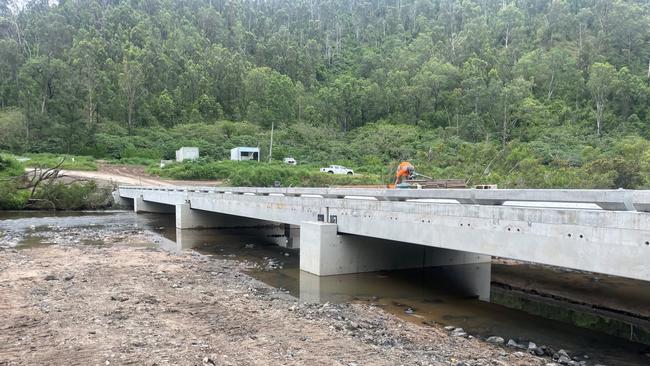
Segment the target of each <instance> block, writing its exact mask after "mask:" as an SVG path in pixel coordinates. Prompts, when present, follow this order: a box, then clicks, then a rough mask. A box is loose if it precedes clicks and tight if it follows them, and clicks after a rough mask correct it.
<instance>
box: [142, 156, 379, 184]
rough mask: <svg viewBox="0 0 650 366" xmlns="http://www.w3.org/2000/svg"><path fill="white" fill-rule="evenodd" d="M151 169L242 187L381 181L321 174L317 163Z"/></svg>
mask: <svg viewBox="0 0 650 366" xmlns="http://www.w3.org/2000/svg"><path fill="white" fill-rule="evenodd" d="M149 172H150V173H153V174H158V175H161V176H163V177H168V178H173V179H204V180H223V181H225V182H224V183H225V184H228V185H233V186H241V187H254V186H258V187H272V186H273V185H274V183H275V182H280V184H281V185H282V186H283V187H288V186H294V187H295V186H298V187H325V186H334V185H352V184H381V183H382V181H381V180H380V179H379V177H377V176H376V175H372V174H364V175H355V176H347V175H336V174H334V175H333V174H326V173H321V172H320V171H319V169H318V168H317V167H316V166H304V165H303V166H300V165H299V166H290V165H287V164H283V163H258V162H246V161H206V160H203V161H197V162H188V163H180V164H172V165H169V166H166V167H165V168H162V169H160V168H157V167H150V168H149Z"/></svg>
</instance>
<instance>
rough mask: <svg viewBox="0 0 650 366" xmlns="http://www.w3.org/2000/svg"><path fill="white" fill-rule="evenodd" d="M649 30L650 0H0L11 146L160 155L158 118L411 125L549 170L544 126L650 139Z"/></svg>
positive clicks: (1, 110) (174, 123)
mask: <svg viewBox="0 0 650 366" xmlns="http://www.w3.org/2000/svg"><path fill="white" fill-rule="evenodd" d="M17 5H20V6H17ZM647 24H650V3H648V2H647V1H645V0H615V1H605V0H596V1H566V0H556V1H550V0H517V1H514V0H505V1H483V0H468V1H462V2H458V1H452V0H437V1H423V0H400V1H378V0H361V1H327V0H270V1H256V0H234V1H210V0H192V1H181V2H178V1H176V2H174V1H162V0H152V1H131V2H125V1H100V0H86V1H81V0H66V1H59V2H48V1H45V0H31V1H25V2H12V1H7V0H4V1H2V0H0V120H2V121H4V122H3V124H4V125H3V126H4V127H2V128H3V131H7V132H6V133H7V134H11V136H16V142H15V143H8V142H6V139H4V140H3V142H2V147H1V148H3V149H13V150H36V151H41V150H46V151H70V152H85V151H91V152H92V151H94V152H96V154H98V155H101V154H104V153H107V151H108V150H107V149H109V148H108V147H107V146H108V145H111V144H112V143H113V142H115V141H114V140H115V139H121V138H124V139H126V140H125V141H126V142H125V141H122V142H121V144H122V145H121V146H122V147H121V148H119V149H118V148H117V147H116V146H117V144H115V145H111V146H112V147H110V149H113V150H111V151H116V150H120V151H128V153H126V154H125V155H133V154H136V152H137V151H138V149H144V150H146V152H143V154H144V155H147V156H149V155H151V156H154V155H156V153H158V152H163V153H164V154H165V155H168V154H169V153H170V152H169V149H168V146H167V145H165V146H164V147H160V148H155V147H151V146H148V147H146V148H145V147H143V146H145V145H147V144H145V143H144V142H143V139H144V137H143V135H145V134H146V132H145V131H147V130H146V129H156V131H164V130H160V129H158V128H166V129H174V128H182V126H183V125H185V124H188V123H201V122H205V123H209V124H219V125H220V126H237V125H238V124H241V125H242V126H244V125H245V126H250V125H249V124H248V123H246V122H250V123H252V124H253V125H255V126H258V127H262V128H261V130H263V131H268V129H269V127H270V126H271V125H275V126H280V128H281V129H286V130H287V131H288V130H289V129H292V128H293V127H292V126H295V125H297V124H298V125H300V126H301V128H302V129H303V130H307V127H305V126H311V127H314V126H316V127H318V128H320V129H324V130H326V131H339V132H340V133H341V135H336V136H337V137H336V138H337V139H338V138H340V137H341V136H345V135H346V134H351V135H352V136H354V135H355V131H356V130H358V129H359V128H364V127H365V126H366V125H370V126H375V127H376V126H381V128H382V131H383V130H384V129H388V128H389V127H387V126H391V125H397V124H399V125H400V127H399V128H404V126H405V125H408V126H409V129H410V128H417V129H419V131H420V132H419V133H420V136H430V137H431V138H432V139H433V138H437V137H438V136H444V137H445V138H452V137H453V138H454V139H460V141H466V142H468V143H480V144H482V145H481V146H485V144H494V146H496V148H498V149H499V151H505V150H506V149H514V148H518V145H517V144H520V143H532V144H534V146H536V148H534V149H530V150H526V149H520V150H518V151H520V152H521V151H525V152H530V151H532V152H534V153H535V154H541V155H540V156H543V157H542V158H540V159H541V160H540V161H543V162H544V163H550V161H551V160H552V159H550V158H548V156H551V155H552V156H559V155H562V154H560V153H559V152H557V151H553V153H552V154H551V153H549V152H548V149H547V148H546V147H545V148H543V149H542V148H539V149H538V147H539V146H547V145H548V144H549V142H548V141H546V140H544V139H545V138H548V136H555V138H556V139H557V137H558V136H564V135H567V136H568V137H567V138H572V139H574V140H576V141H578V140H579V141H582V140H581V139H582V138H583V137H584V136H590V137H589V138H593V140H590V141H591V142H589V144H591V145H593V146H592V148H593V149H594V151H601V150H598V149H599V147H598V146H599V144H600V142H599V141H604V140H607V139H615V140H616V139H621V138H623V136H628V135H639V136H642V137H648V136H650V108H649V107H648V102H649V101H650V74H649V73H648V72H649V68H648V66H649V62H650V60H649V57H648V55H649V54H650V28H648V27H647ZM5 114H6V115H7V116H8V117H6V118H5V117H4V115H5ZM18 115H20V116H21V117H20V118H18V117H17V116H18ZM594 119H595V122H596V123H595V128H594V123H593V122H594ZM222 120H229V121H231V122H228V123H227V124H223V123H224V122H222ZM7 121H11V122H10V123H9V122H7ZM378 121H379V122H380V123H379V124H377V123H375V122H378ZM376 128H379V127H376ZM231 130H232V128H225V129H224V130H223V131H221V130H219V131H220V132H219V133H222V132H223V133H224V134H226V135H230V131H231ZM382 133H383V132H382ZM161 134H162V132H161ZM281 134H282V132H281ZM124 135H130V136H124ZM596 136H600V140H599V139H598V138H595V137H596ZM235 137H237V136H235ZM157 138H160V141H162V138H161V136H157ZM71 139H74V141H73V142H71ZM165 141H167V140H165ZM409 141H411V140H409ZM109 142H110V143H111V144H108V143H109ZM195 142H196V143H197V144H199V143H200V141H195ZM247 142H250V143H255V144H260V145H261V144H263V143H264V142H260V141H257V140H256V141H247ZM160 143H161V144H163V142H160ZM165 143H166V142H165ZM420 147H421V148H422V149H424V150H425V151H426V152H425V153H424V154H425V155H426V154H428V155H427V156H431V155H432V154H434V149H433V148H432V147H431V146H424V145H423V146H420ZM429 149H432V150H431V151H430V152H429ZM144 150H143V151H144ZM213 151H216V150H213ZM601 152H602V151H601ZM111 154H113V153H112V152H111ZM319 154H320V153H319ZM113 155H119V154H117V153H115V154H113ZM390 155H391V156H397V155H399V154H397V153H396V152H394V151H393V152H391V153H390ZM565 155H566V154H565ZM568 155H571V156H570V157H568V158H566V159H565V158H563V159H564V160H563V161H565V160H566V161H572V164H573V162H574V161H586V160H589V159H591V157H590V158H589V159H587V158H584V157H582V156H579V155H580V153H578V152H572V153H571V154H568ZM499 156H501V155H499ZM563 156H564V155H563ZM610 165H611V164H610ZM610 165H608V164H604V163H603V164H600V165H599V167H601V168H602V167H609V166H610ZM517 166H521V164H520V165H517Z"/></svg>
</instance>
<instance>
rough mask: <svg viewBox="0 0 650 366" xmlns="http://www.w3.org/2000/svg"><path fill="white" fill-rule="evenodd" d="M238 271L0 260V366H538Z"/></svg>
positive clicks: (153, 261)
mask: <svg viewBox="0 0 650 366" xmlns="http://www.w3.org/2000/svg"><path fill="white" fill-rule="evenodd" d="M114 239H115V238H114ZM0 240H1V239H0ZM138 240H141V238H138V237H137V235H131V236H129V237H128V238H124V237H122V238H119V240H117V241H122V244H128V242H129V241H138ZM249 266H250V264H247V263H245V262H236V261H234V260H230V259H221V258H216V257H206V256H203V255H199V254H197V253H193V252H184V253H180V254H174V253H169V252H164V251H161V250H158V249H152V248H142V247H134V246H128V245H119V244H118V245H113V246H88V245H51V246H43V247H37V248H32V249H25V250H20V251H18V250H15V249H11V248H4V249H3V248H0V319H2V321H0V365H3V366H5V365H33V364H46V365H111V364H113V365H127V364H137V365H455V366H456V365H544V364H546V362H544V360H543V359H540V358H536V357H534V356H531V355H529V354H526V353H523V352H514V351H511V350H508V349H505V348H501V347H498V346H494V345H491V344H488V343H486V342H484V341H479V340H477V339H472V338H468V337H462V336H452V335H451V334H450V333H449V332H447V331H445V330H443V329H441V328H440V327H439V326H437V325H433V326H427V325H416V324H412V323H407V322H404V321H402V320H400V319H398V318H396V317H394V316H392V315H390V314H387V313H385V312H383V311H382V310H381V309H379V308H376V307H373V306H371V305H362V304H352V305H345V304H344V305H338V304H336V305H335V304H307V303H301V302H299V301H298V300H296V299H295V298H293V297H291V296H289V295H288V294H285V293H284V292H282V291H280V290H276V289H273V288H271V287H268V286H267V285H265V284H263V283H261V282H259V281H257V280H255V279H253V278H251V277H249V276H247V275H245V274H243V273H242V270H244V269H246V268H249Z"/></svg>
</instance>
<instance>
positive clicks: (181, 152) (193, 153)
mask: <svg viewBox="0 0 650 366" xmlns="http://www.w3.org/2000/svg"><path fill="white" fill-rule="evenodd" d="M198 158H199V148H198V147H181V148H180V149H178V150H176V161H177V162H179V163H180V162H182V161H184V160H196V159H198Z"/></svg>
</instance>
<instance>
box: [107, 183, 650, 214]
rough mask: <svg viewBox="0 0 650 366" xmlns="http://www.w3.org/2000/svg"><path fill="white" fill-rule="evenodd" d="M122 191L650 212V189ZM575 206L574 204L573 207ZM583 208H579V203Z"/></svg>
mask: <svg viewBox="0 0 650 366" xmlns="http://www.w3.org/2000/svg"><path fill="white" fill-rule="evenodd" d="M119 189H120V190H147V191H167V192H195V193H207V194H246V195H260V196H268V195H273V196H290V197H302V196H304V197H323V198H340V199H343V198H366V199H375V200H379V201H413V202H417V201H427V202H430V201H431V200H438V201H440V200H442V201H445V202H448V203H454V202H458V203H460V204H474V205H502V204H508V205H513V204H514V205H535V204H542V205H543V206H553V205H558V206H561V207H563V208H572V207H573V206H575V208H583V209H584V208H594V209H598V208H600V209H603V210H612V211H643V212H650V190H624V189H616V190H597V189H594V190H580V189H376V188H265V187H198V186H196V187H194V186H193V187H140V186H120V187H119ZM572 205H573V206H572ZM576 205H578V206H581V207H578V206H576Z"/></svg>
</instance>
